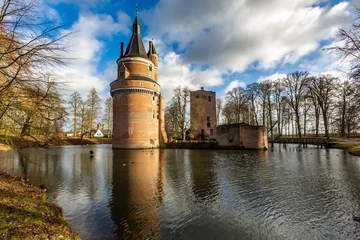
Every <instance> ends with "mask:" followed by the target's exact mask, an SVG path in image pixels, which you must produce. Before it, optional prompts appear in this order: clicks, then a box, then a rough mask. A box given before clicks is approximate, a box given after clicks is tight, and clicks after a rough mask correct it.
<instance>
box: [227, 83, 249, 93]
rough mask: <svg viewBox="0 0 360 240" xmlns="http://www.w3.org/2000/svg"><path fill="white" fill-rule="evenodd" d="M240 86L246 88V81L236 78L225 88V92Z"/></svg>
mask: <svg viewBox="0 0 360 240" xmlns="http://www.w3.org/2000/svg"><path fill="white" fill-rule="evenodd" d="M238 87H242V88H246V83H245V82H242V81H239V80H234V81H232V82H230V83H229V85H228V86H227V87H226V88H225V89H224V91H223V93H224V94H226V93H227V92H228V91H231V90H233V89H234V88H238Z"/></svg>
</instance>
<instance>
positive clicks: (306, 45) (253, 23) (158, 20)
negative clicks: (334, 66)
mask: <svg viewBox="0 0 360 240" xmlns="http://www.w3.org/2000/svg"><path fill="white" fill-rule="evenodd" d="M319 2H320V1H318V0H293V1H283V0H263V1H261V0H257V1H245V0H244V1H238V0H224V1H217V0H198V1H192V0H183V1H177V0H160V1H159V3H158V4H157V5H156V7H155V8H154V9H153V10H151V11H148V12H144V13H142V16H143V18H145V21H144V22H147V23H148V25H149V33H150V34H152V35H154V36H156V37H157V38H161V39H163V41H164V42H165V44H167V45H170V46H171V45H172V44H173V43H174V42H175V43H177V44H178V46H179V51H184V52H185V53H184V56H183V58H184V63H197V64H199V65H201V64H210V65H212V66H214V67H215V68H216V69H219V71H221V72H225V71H226V70H227V69H230V70H231V71H237V72H242V71H244V70H246V69H247V68H248V67H249V65H251V64H254V63H258V64H257V66H258V67H259V68H261V69H262V68H264V69H268V68H273V67H276V66H277V65H278V64H285V63H296V62H297V61H298V60H299V59H300V58H301V57H303V56H306V55H307V54H309V53H311V52H313V51H315V50H317V48H318V47H319V42H320V41H322V40H326V39H329V38H331V37H334V35H335V33H336V32H337V29H338V27H339V26H344V25H347V24H348V23H349V21H350V11H349V8H350V7H349V3H348V2H345V1H344V2H340V3H338V4H337V5H335V6H332V7H330V6H329V5H325V6H324V7H320V6H316V4H318V3H319Z"/></svg>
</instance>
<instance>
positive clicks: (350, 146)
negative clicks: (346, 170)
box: [331, 142, 360, 156]
mask: <svg viewBox="0 0 360 240" xmlns="http://www.w3.org/2000/svg"><path fill="white" fill-rule="evenodd" d="M331 147H334V148H340V149H344V150H346V151H347V152H349V153H350V154H352V155H356V156H360V142H334V143H333V144H332V145H331Z"/></svg>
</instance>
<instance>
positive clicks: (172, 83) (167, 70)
mask: <svg viewBox="0 0 360 240" xmlns="http://www.w3.org/2000/svg"><path fill="white" fill-rule="evenodd" d="M222 83H223V80H222V78H221V74H220V72H219V71H218V70H216V69H214V68H208V69H205V70H201V69H200V68H194V69H192V67H191V65H190V64H186V63H184V62H183V61H182V59H181V57H180V55H178V54H176V53H175V52H168V53H166V54H165V56H163V57H162V58H160V62H159V84H160V85H161V93H162V95H163V97H164V98H165V101H169V100H170V99H171V97H172V95H173V89H174V88H176V87H177V86H181V87H184V86H188V87H189V88H190V89H193V90H195V89H200V87H212V86H218V85H221V84H222Z"/></svg>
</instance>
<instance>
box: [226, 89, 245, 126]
mask: <svg viewBox="0 0 360 240" xmlns="http://www.w3.org/2000/svg"><path fill="white" fill-rule="evenodd" d="M248 111H249V108H248V98H247V94H246V91H245V90H244V89H243V88H242V87H237V88H234V89H232V90H231V91H228V93H227V94H226V104H225V106H224V113H225V116H226V118H227V122H228V123H241V122H245V121H246V120H247V119H248V116H249V114H248V113H249V112H248Z"/></svg>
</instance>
